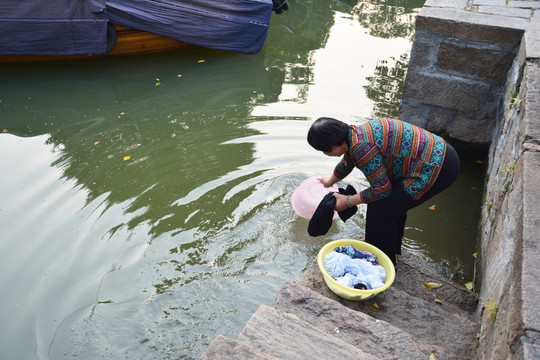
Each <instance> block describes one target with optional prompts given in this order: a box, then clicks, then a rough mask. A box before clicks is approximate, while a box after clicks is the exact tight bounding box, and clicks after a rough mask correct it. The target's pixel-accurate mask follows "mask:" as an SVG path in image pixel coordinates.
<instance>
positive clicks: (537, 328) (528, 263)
mask: <svg viewBox="0 0 540 360" xmlns="http://www.w3.org/2000/svg"><path fill="white" fill-rule="evenodd" d="M538 194H540V152H536V151H525V152H524V153H523V198H522V200H523V261H522V269H521V273H522V277H521V281H522V284H521V288H522V295H521V297H522V301H523V305H522V309H523V313H522V316H523V327H524V328H525V329H527V330H529V331H531V332H532V333H533V336H534V334H536V339H535V338H534V337H533V338H530V337H529V339H526V341H528V342H529V343H532V344H533V345H534V346H533V347H532V348H531V351H534V348H536V356H537V357H534V358H535V359H538V358H540V337H539V336H538V334H540V312H539V311H538V309H540V282H539V281H538V279H540V267H539V266H538V264H540V238H539V234H540V202H539V201H538ZM525 336H527V334H526V335H525ZM531 359H532V358H531Z"/></svg>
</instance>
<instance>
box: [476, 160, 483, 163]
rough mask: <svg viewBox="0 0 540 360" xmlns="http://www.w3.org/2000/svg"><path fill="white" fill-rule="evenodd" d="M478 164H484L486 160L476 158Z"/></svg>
mask: <svg viewBox="0 0 540 360" xmlns="http://www.w3.org/2000/svg"><path fill="white" fill-rule="evenodd" d="M476 163H477V164H483V163H484V162H483V161H482V160H476Z"/></svg>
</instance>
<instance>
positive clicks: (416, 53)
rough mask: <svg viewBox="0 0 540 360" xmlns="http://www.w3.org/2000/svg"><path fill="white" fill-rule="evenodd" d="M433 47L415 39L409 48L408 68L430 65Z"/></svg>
mask: <svg viewBox="0 0 540 360" xmlns="http://www.w3.org/2000/svg"><path fill="white" fill-rule="evenodd" d="M433 52H435V51H434V47H433V45H431V44H427V43H423V42H418V41H415V42H414V43H413V46H412V48H411V55H410V56H411V57H410V60H409V67H408V68H409V69H415V68H423V67H428V66H430V65H432V63H431V59H432V58H433V57H434V56H433V55H432V53H433Z"/></svg>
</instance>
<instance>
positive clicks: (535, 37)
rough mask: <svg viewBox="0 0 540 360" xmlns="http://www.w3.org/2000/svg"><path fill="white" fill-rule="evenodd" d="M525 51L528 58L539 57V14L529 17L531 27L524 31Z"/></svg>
mask: <svg viewBox="0 0 540 360" xmlns="http://www.w3.org/2000/svg"><path fill="white" fill-rule="evenodd" d="M537 13H539V14H540V11H537ZM525 51H526V57H527V58H528V59H540V16H538V17H534V18H532V19H531V27H530V28H529V30H527V32H526V33H525Z"/></svg>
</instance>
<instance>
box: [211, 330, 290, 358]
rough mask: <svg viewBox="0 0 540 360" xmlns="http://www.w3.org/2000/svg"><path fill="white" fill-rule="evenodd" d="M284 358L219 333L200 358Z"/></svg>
mask: <svg viewBox="0 0 540 360" xmlns="http://www.w3.org/2000/svg"><path fill="white" fill-rule="evenodd" d="M233 359H234V360H282V359H279V358H276V357H274V356H270V355H267V354H264V353H262V352H260V351H259V350H257V349H254V348H253V347H251V346H249V345H247V344H244V343H241V342H240V341H238V340H233V339H230V338H228V337H225V336H223V335H218V336H216V338H215V339H214V340H213V341H212V342H211V343H210V345H208V348H207V349H206V351H205V352H204V354H202V356H201V357H200V360H233Z"/></svg>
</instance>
